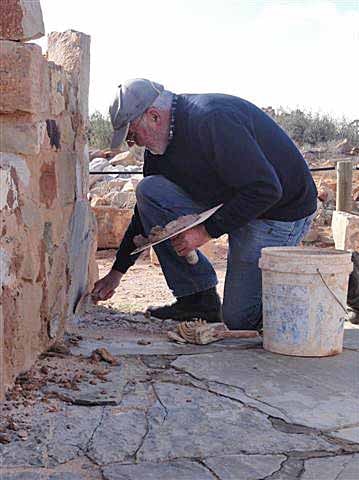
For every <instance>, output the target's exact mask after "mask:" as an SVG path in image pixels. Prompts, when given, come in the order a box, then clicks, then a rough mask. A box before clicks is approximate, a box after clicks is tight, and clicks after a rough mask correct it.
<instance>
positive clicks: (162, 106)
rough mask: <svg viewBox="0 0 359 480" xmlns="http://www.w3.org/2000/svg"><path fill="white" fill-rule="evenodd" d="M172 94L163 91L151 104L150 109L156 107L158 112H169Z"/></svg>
mask: <svg viewBox="0 0 359 480" xmlns="http://www.w3.org/2000/svg"><path fill="white" fill-rule="evenodd" d="M172 98H173V93H172V92H170V91H169V90H163V92H162V93H161V95H159V96H158V97H157V98H156V100H155V101H154V102H153V103H152V105H151V107H156V108H158V109H159V110H169V109H170V108H171V105H172Z"/></svg>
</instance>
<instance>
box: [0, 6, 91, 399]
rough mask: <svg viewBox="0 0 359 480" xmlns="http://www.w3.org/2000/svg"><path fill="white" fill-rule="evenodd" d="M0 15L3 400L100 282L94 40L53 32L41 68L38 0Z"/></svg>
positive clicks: (0, 394)
mask: <svg viewBox="0 0 359 480" xmlns="http://www.w3.org/2000/svg"><path fill="white" fill-rule="evenodd" d="M1 10H2V13H1V20H0V38H1V39H2V40H0V64H1V77H0V152H1V153H0V210H1V238H2V240H1V245H0V273H1V285H2V291H1V297H0V306H1V310H0V372H1V373H0V376H1V378H0V399H1V397H3V396H4V393H5V391H6V389H7V388H9V387H10V386H11V385H12V383H13V381H14V379H15V377H16V376H17V375H18V374H19V373H20V372H24V371H26V370H27V369H29V368H30V367H31V365H32V364H33V362H34V361H35V359H36V358H37V357H38V355H39V354H40V353H41V352H43V351H44V350H46V349H47V348H48V347H49V346H50V345H51V344H52V343H54V342H55V341H56V340H58V339H59V338H61V337H62V336H63V333H64V330H65V326H66V323H67V321H69V320H70V319H71V317H72V315H73V309H74V305H75V302H76V301H77V299H78V298H79V296H80V295H81V294H82V293H83V292H84V291H85V290H86V289H87V288H88V287H89V286H90V284H91V283H93V280H94V277H95V275H96V268H95V261H94V253H95V251H96V245H95V238H96V222H95V219H94V216H93V214H92V213H91V210H90V206H89V203H88V200H87V197H86V195H87V189H88V151H87V142H86V127H87V115H88V107H87V101H88V87H89V73H90V37H89V36H87V35H85V34H83V33H79V32H74V31H67V32H64V33H53V34H51V35H50V36H49V51H48V54H47V59H45V57H44V56H43V55H42V52H41V48H40V47H39V46H38V45H35V44H32V43H22V42H21V41H24V40H31V39H34V38H38V37H39V36H41V35H42V34H43V21H42V13H41V7H40V4H39V1H37V0H36V1H34V0H32V1H31V2H28V1H25V0H5V1H4V2H2V6H1ZM19 40H20V41H19ZM89 265H90V267H89Z"/></svg>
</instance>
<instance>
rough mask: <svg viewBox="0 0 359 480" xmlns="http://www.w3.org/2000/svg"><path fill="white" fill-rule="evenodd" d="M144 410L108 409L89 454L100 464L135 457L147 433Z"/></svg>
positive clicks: (93, 439)
mask: <svg viewBox="0 0 359 480" xmlns="http://www.w3.org/2000/svg"><path fill="white" fill-rule="evenodd" d="M146 425H147V421H146V416H145V413H144V412H138V411H123V410H121V409H119V410H116V408H112V409H111V410H106V412H105V413H104V417H103V419H102V421H101V424H100V425H99V427H98V428H97V429H96V431H95V432H94V435H93V437H92V440H91V443H90V445H89V448H88V451H87V456H88V458H90V459H91V460H93V461H94V462H95V463H97V464H98V465H108V464H110V463H114V462H124V461H126V460H127V459H129V458H131V457H133V456H134V455H135V454H136V452H137V450H138V449H139V448H140V446H141V444H142V441H143V438H144V436H145V434H146V428H147V427H146Z"/></svg>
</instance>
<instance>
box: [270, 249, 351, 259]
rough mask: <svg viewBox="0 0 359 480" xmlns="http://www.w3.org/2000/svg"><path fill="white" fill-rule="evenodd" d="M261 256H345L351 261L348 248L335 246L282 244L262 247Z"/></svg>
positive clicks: (289, 257)
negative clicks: (281, 245)
mask: <svg viewBox="0 0 359 480" xmlns="http://www.w3.org/2000/svg"><path fill="white" fill-rule="evenodd" d="M261 255H262V256H275V257H285V258H286V259H287V260H293V259H294V258H295V257H296V255H298V256H300V257H302V258H303V257H306V258H313V259H314V258H316V259H317V258H319V257H321V258H325V257H328V258H331V259H333V258H335V257H342V258H343V257H344V258H345V257H347V258H348V259H350V261H351V256H352V252H350V251H348V250H338V249H335V248H321V247H298V246H290V247H288V246H283V247H264V248H262V250H261Z"/></svg>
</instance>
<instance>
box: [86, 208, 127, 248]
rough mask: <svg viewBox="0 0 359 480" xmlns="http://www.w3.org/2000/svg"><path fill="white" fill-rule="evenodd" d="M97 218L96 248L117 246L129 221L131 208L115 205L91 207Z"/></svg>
mask: <svg viewBox="0 0 359 480" xmlns="http://www.w3.org/2000/svg"><path fill="white" fill-rule="evenodd" d="M92 211H93V212H94V214H95V216H96V220H97V228H98V234H97V246H98V248H118V246H119V245H120V242H121V240H122V238H123V236H124V234H125V232H126V230H127V227H128V225H129V223H130V221H131V218H132V214H133V210H132V209H119V208H115V207H107V206H98V207H93V208H92Z"/></svg>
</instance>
